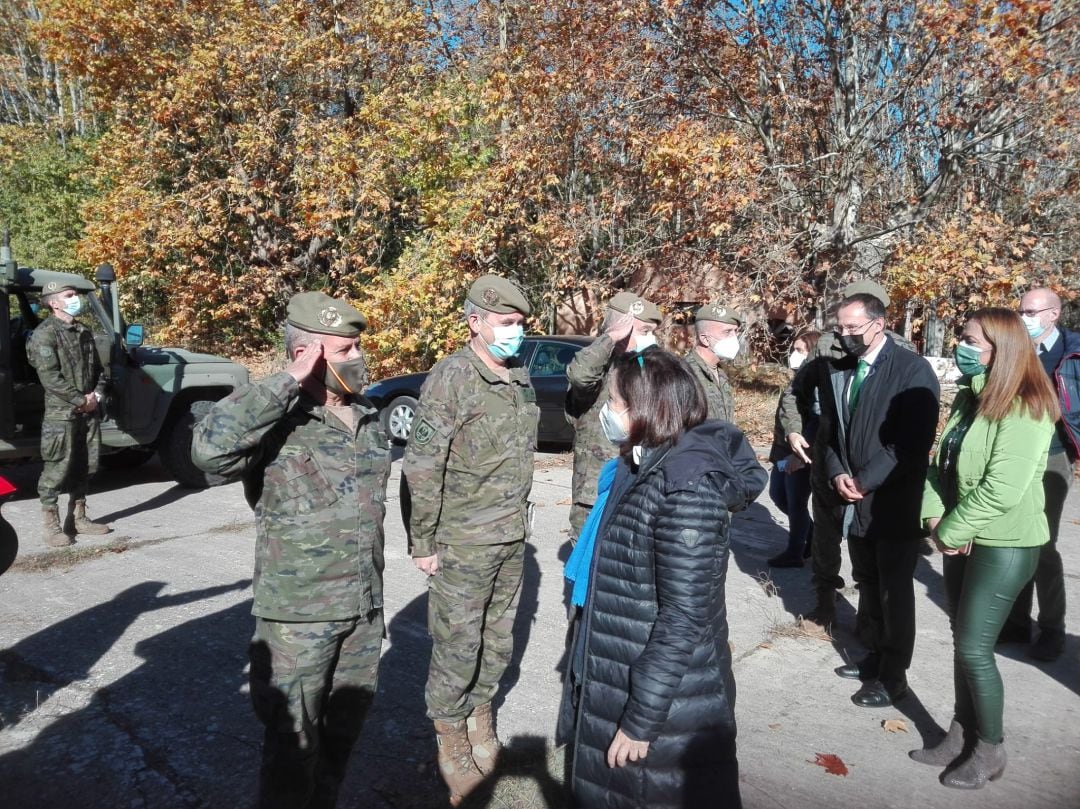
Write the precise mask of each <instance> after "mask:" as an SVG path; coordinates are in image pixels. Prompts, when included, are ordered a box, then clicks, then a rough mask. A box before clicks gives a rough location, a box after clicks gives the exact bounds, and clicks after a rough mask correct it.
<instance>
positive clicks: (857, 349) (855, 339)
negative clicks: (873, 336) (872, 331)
mask: <svg viewBox="0 0 1080 809" xmlns="http://www.w3.org/2000/svg"><path fill="white" fill-rule="evenodd" d="M834 334H835V335H836V339H837V341H838V342H839V343H840V348H842V349H844V353H845V354H847V355H848V356H851V357H861V356H862V355H863V354H865V353H866V349H867V348H869V346H868V345H867V344H866V336H865V335H863V334H841V333H840V332H834Z"/></svg>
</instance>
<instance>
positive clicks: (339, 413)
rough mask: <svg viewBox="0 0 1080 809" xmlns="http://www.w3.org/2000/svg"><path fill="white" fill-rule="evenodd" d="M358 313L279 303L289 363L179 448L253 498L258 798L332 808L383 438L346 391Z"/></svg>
mask: <svg viewBox="0 0 1080 809" xmlns="http://www.w3.org/2000/svg"><path fill="white" fill-rule="evenodd" d="M365 326H366V321H365V319H364V316H363V315H362V314H360V312H358V311H357V310H356V309H354V308H353V307H352V306H350V305H349V304H348V303H346V302H344V301H342V300H337V299H334V298H331V297H329V296H327V295H324V294H323V293H321V292H303V293H300V294H298V295H294V296H293V298H292V300H291V301H290V302H289V307H288V320H287V323H286V326H285V349H286V351H287V353H288V356H289V359H290V360H292V364H291V365H290V366H289V367H288V368H287V369H286V370H285V371H283V372H282V373H278V374H274V375H273V376H270V377H268V378H266V379H264V380H262V381H261V382H257V383H254V384H251V385H248V386H246V387H243V388H240V389H239V390H237V391H235V392H234V393H232V394H231V395H230V396H229V397H228V398H226V399H223V400H222V401H220V402H218V403H217V404H216V405H215V406H214V407H213V409H212V410H211V411H210V413H209V414H208V415H207V416H206V418H205V419H204V420H203V422H202V423H201V424H200V425H199V426H198V427H197V428H196V431H195V439H194V443H193V445H192V459H193V460H194V461H195V463H196V464H197V465H198V466H199V467H200V468H201V469H203V470H204V471H206V472H211V473H214V474H218V475H224V476H225V477H227V478H242V479H243V481H244V492H245V495H246V497H247V501H248V503H249V504H250V505H251V507H252V508H253V509H254V510H255V516H256V533H257V544H256V550H255V577H254V585H253V589H254V596H255V603H254V606H253V607H252V610H251V611H252V613H253V614H254V615H255V636H254V638H253V640H252V643H251V647H250V655H251V673H250V680H251V700H252V703H253V705H254V708H255V713H256V715H257V716H258V718H259V720H260V721H261V722H262V723H263V725H264V726H265V727H266V732H265V737H264V742H263V755H262V771H261V777H260V789H259V802H258V805H259V806H260V807H332V806H334V805H335V803H336V801H337V795H338V790H339V789H340V786H341V782H342V780H343V779H344V776H345V769H346V765H347V764H348V760H349V754H350V752H351V750H352V746H353V744H354V743H355V742H356V739H357V737H358V736H359V735H360V729H361V727H362V725H363V722H364V717H365V716H366V714H367V711H368V708H369V706H370V705H371V701H372V698H373V697H374V695H375V686H376V682H377V679H378V673H379V654H380V651H381V646H382V639H383V634H384V631H383V627H384V622H383V596H382V572H383V517H384V515H385V511H386V506H385V499H386V480H387V477H388V476H389V474H390V444H389V440H388V439H387V437H386V433H385V432H384V431H383V428H382V426H381V424H380V421H379V418H378V413H377V411H376V410H375V408H374V407H371V406H370V404H369V403H368V402H367V400H366V399H364V398H363V397H362V396H361V395H360V394H361V391H362V390H363V388H364V386H365V385H366V384H367V366H366V364H365V362H364V358H363V355H362V353H361V351H360V348H359V346H358V345H357V336H358V335H359V334H360V332H361V331H362V330H363V329H364V327H365Z"/></svg>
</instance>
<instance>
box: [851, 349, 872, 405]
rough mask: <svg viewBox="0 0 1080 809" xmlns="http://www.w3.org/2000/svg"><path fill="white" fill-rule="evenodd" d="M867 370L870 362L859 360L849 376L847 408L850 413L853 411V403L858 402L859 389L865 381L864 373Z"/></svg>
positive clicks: (868, 370)
mask: <svg viewBox="0 0 1080 809" xmlns="http://www.w3.org/2000/svg"><path fill="white" fill-rule="evenodd" d="M869 372H870V363H868V362H867V361H866V360H859V364H858V366H857V367H856V368H855V375H854V376H852V377H851V388H850V390H849V392H848V410H850V411H851V412H852V413H854V412H855V405H856V404H858V402H859V391H860V390H861V389H862V386H863V382H865V381H866V375H867V374H868V373H869Z"/></svg>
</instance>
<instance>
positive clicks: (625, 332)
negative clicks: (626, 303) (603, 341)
mask: <svg viewBox="0 0 1080 809" xmlns="http://www.w3.org/2000/svg"><path fill="white" fill-rule="evenodd" d="M633 330H634V316H633V315H632V314H630V313H629V312H627V313H626V314H625V315H623V316H622V317H618V318H616V319H615V321H614V322H613V323H612V324H611V325H610V326H608V328H607V332H606V333H607V336H608V337H610V338H611V341H612V342H613V343H621V342H622V341H623V340H625V339H626V338H627V337H629V336H630V332H632V331H633Z"/></svg>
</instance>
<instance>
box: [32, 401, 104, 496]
mask: <svg viewBox="0 0 1080 809" xmlns="http://www.w3.org/2000/svg"><path fill="white" fill-rule="evenodd" d="M100 453H101V422H100V421H98V419H97V417H96V416H82V415H77V416H75V418H73V419H65V420H57V421H53V420H50V419H45V420H44V421H43V422H42V423H41V460H42V462H43V465H42V468H41V477H40V478H39V479H38V497H39V498H40V499H41V505H42V506H43V507H46V508H49V507H52V506H55V505H56V501H57V498H58V497H59V496H60V494H61V492H63V491H64V490H65V489H66V490H67V491H69V492H71V499H72V500H73V501H74V500H85V499H86V490H87V486H88V485H89V482H90V478H91V477H92V476H93V475H94V474H95V473H96V472H97V468H98V456H99V455H100Z"/></svg>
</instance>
